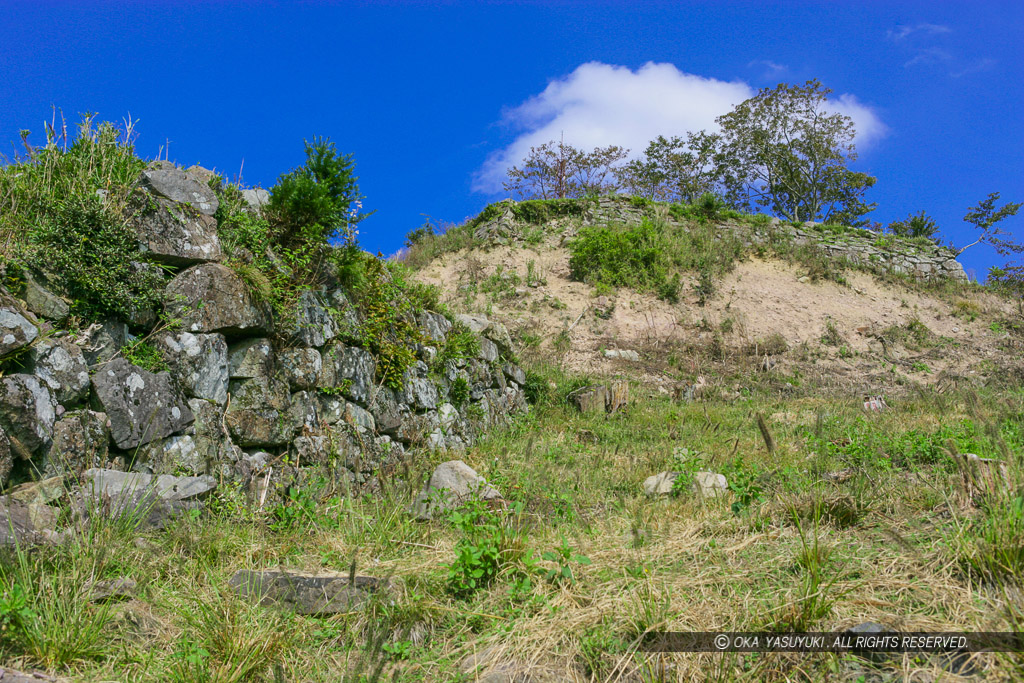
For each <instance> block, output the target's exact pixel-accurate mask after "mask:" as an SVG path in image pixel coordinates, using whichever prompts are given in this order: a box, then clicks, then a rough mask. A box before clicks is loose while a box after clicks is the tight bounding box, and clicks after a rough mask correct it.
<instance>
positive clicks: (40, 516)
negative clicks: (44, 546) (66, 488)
mask: <svg viewBox="0 0 1024 683" xmlns="http://www.w3.org/2000/svg"><path fill="white" fill-rule="evenodd" d="M56 523H57V509H56V508H53V507H50V506H49V505H43V504H39V503H23V502H21V501H17V500H11V499H10V498H9V497H7V496H0V546H10V545H18V546H21V545H24V544H36V543H45V542H47V541H49V540H51V539H52V538H53V536H54V533H53V528H54V526H55V525H56Z"/></svg>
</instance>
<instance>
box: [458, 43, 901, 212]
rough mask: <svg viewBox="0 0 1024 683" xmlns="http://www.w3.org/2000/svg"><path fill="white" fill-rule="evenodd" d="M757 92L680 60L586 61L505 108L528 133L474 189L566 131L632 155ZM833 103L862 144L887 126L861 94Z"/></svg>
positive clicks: (705, 123)
mask: <svg viewBox="0 0 1024 683" xmlns="http://www.w3.org/2000/svg"><path fill="white" fill-rule="evenodd" d="M755 93H756V90H755V89H754V88H753V87H751V86H750V85H749V84H747V83H745V82H743V81H720V80H717V79H714V78H704V77H702V76H697V75H694V74H688V73H685V72H682V71H680V70H679V69H678V68H676V66H675V65H673V64H655V63H653V62H648V63H647V64H645V65H644V66H642V67H640V68H639V69H637V70H636V71H633V70H631V69H629V68H628V67H624V66H615V65H611V64H602V63H600V62H589V63H587V64H583V65H581V66H579V67H577V69H576V70H575V71H573V72H572V73H571V74H569V75H567V76H564V77H562V78H559V79H556V80H553V81H551V82H550V83H549V84H548V86H547V88H545V89H544V91H543V92H541V93H540V94H539V95H535V96H533V97H531V98H529V99H528V100H526V101H525V102H523V103H522V104H520V105H519V106H517V107H515V108H513V109H510V110H508V111H507V112H505V114H504V116H503V117H502V123H504V124H505V125H507V126H509V127H512V128H514V129H517V130H520V131H521V133H520V134H519V136H518V137H517V138H516V139H515V140H513V141H512V143H511V144H509V145H508V146H507V147H505V148H504V149H501V150H498V151H497V152H494V153H493V154H491V155H490V156H489V157H488V158H487V161H485V162H484V164H483V166H482V167H481V168H480V169H479V171H477V174H476V176H475V178H474V180H473V189H474V190H476V191H479V192H489V193H490V192H500V191H501V184H502V181H504V180H505V179H506V175H505V171H506V170H507V169H508V168H510V167H511V166H513V165H516V164H518V163H520V162H521V161H522V160H523V159H524V158H526V156H527V155H528V154H529V153H530V148H531V147H538V146H540V145H542V144H544V143H545V142H548V141H551V140H558V139H560V138H562V136H563V135H564V139H565V142H566V143H567V144H570V145H573V146H574V147H578V148H581V149H587V150H590V149H593V148H594V147H605V146H607V145H620V146H622V147H627V148H629V149H630V150H631V156H634V157H636V156H640V155H641V154H642V153H643V150H644V149H645V148H646V147H647V143H648V142H650V141H651V140H652V139H654V138H655V137H657V136H658V135H665V136H672V135H685V133H686V132H687V131H699V130H715V129H717V126H716V125H715V118H716V117H718V116H721V115H722V114H726V113H728V112H729V111H731V110H732V108H733V107H734V106H735V105H737V104H739V103H740V102H742V101H743V100H745V99H748V98H749V97H752V96H753V95H754V94H755ZM830 108H831V109H833V110H834V111H837V112H840V113H843V114H846V115H847V116H850V117H851V118H852V119H853V121H854V125H855V126H856V129H857V142H858V144H859V145H865V144H869V143H870V142H872V141H874V140H876V139H877V138H878V137H880V136H881V135H883V134H884V132H885V126H884V124H882V122H881V120H880V119H879V118H878V116H877V115H876V114H875V113H874V111H872V109H871V108H870V107H868V106H866V105H864V104H862V103H861V102H859V101H858V100H857V98H856V97H854V96H853V95H849V94H844V95H840V96H839V97H838V99H836V100H832V101H830Z"/></svg>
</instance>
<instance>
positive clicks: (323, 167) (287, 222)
mask: <svg viewBox="0 0 1024 683" xmlns="http://www.w3.org/2000/svg"><path fill="white" fill-rule="evenodd" d="M305 144H306V163H305V165H304V166H302V167H301V168H297V169H294V170H292V171H290V172H288V173H285V174H284V175H282V176H281V177H280V179H278V182H277V185H275V186H274V187H273V188H272V189H271V191H270V203H269V205H268V206H267V211H268V213H269V214H270V215H271V216H272V220H273V222H274V223H275V224H276V227H277V232H278V234H277V240H278V241H279V242H280V243H281V244H282V245H284V246H292V245H294V244H295V243H296V242H305V241H310V240H312V241H315V242H327V241H328V240H330V239H333V238H335V237H339V236H340V237H342V238H343V240H344V241H345V243H352V242H354V241H355V234H356V233H355V230H354V227H353V226H354V225H355V224H356V223H357V222H358V221H359V220H361V219H362V218H364V217H365V216H360V215H358V209H359V207H360V206H361V204H360V202H361V200H362V197H360V195H359V187H358V185H357V184H356V181H357V180H358V178H357V177H356V176H354V175H353V174H352V170H353V166H354V163H353V161H352V155H351V154H348V155H344V156H342V155H339V154H338V152H337V150H336V149H335V146H334V143H332V142H330V140H329V139H326V138H319V137H317V138H314V139H313V142H312V144H311V143H309V142H308V141H307V142H306V143H305Z"/></svg>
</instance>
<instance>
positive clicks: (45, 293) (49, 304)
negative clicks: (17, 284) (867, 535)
mask: <svg viewBox="0 0 1024 683" xmlns="http://www.w3.org/2000/svg"><path fill="white" fill-rule="evenodd" d="M21 277H22V280H24V282H25V289H24V291H23V292H22V294H21V296H22V298H24V299H25V307H26V308H28V310H30V311H32V312H33V313H35V314H36V315H38V316H39V317H40V318H46V319H47V320H53V321H56V322H60V321H63V320H64V319H65V318H67V317H68V315H70V314H71V308H70V307H69V306H68V302H67V301H65V300H64V299H62V298H61V297H59V296H57V295H56V294H54V293H53V292H51V291H50V290H49V289H47V288H46V287H45V286H44V285H43V284H42V283H41V282H40V281H39V280H38V279H36V277H35V276H33V275H32V273H30V272H28V271H27V270H23V271H22V273H21Z"/></svg>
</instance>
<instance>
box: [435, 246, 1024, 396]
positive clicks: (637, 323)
mask: <svg viewBox="0 0 1024 683" xmlns="http://www.w3.org/2000/svg"><path fill="white" fill-rule="evenodd" d="M564 240H565V235H564V234H561V235H548V236H547V238H546V239H545V240H544V241H543V242H541V243H539V244H536V245H532V246H531V245H523V244H513V245H509V246H497V247H493V248H490V249H474V250H471V251H462V252H457V253H451V254H446V255H444V256H443V257H441V258H439V259H437V260H435V261H434V262H433V263H432V264H430V265H429V266H427V267H426V268H424V269H423V270H421V271H419V272H418V273H417V278H418V279H420V280H421V281H423V282H428V283H433V284H437V285H439V286H440V287H441V288H442V292H443V294H442V299H443V300H444V301H445V302H447V303H448V304H449V305H451V306H452V307H453V308H454V309H456V310H463V311H469V312H474V313H482V314H485V315H488V316H491V317H494V318H497V319H499V320H501V321H503V322H504V323H506V325H508V326H509V328H510V330H512V331H513V333H514V334H515V335H516V337H517V339H518V340H519V341H520V343H521V345H522V347H523V350H524V351H528V350H530V349H542V350H550V351H554V352H556V353H557V354H558V355H559V356H560V358H561V360H562V362H563V363H564V365H565V366H566V368H567V369H568V370H571V371H575V372H583V373H589V374H594V375H610V374H621V373H626V374H631V375H634V376H636V375H639V376H645V377H647V378H649V379H651V380H652V381H655V382H658V383H663V382H671V381H672V380H673V379H675V378H676V377H678V376H679V375H683V376H687V375H688V376H695V375H698V374H701V373H702V372H705V371H706V369H707V368H706V367H705V363H704V360H703V359H702V357H701V354H699V353H689V354H687V353H680V352H676V351H679V350H681V349H686V348H689V349H691V350H692V349H694V348H697V349H701V348H710V347H712V346H714V347H715V348H716V349H717V348H720V349H724V350H725V351H726V352H728V351H729V350H732V352H735V353H740V352H741V351H742V352H744V353H746V354H747V355H751V354H752V353H753V354H756V355H761V349H763V344H764V342H765V341H766V340H770V339H771V338H773V336H774V337H775V341H777V340H778V337H781V338H782V339H784V340H785V342H786V345H787V346H788V348H789V352H788V353H786V354H783V355H782V356H779V357H777V358H774V359H773V360H771V361H770V362H765V363H764V368H765V369H768V368H771V369H774V370H775V371H777V372H792V371H794V370H795V369H800V370H802V371H803V372H804V374H806V373H808V372H809V373H811V374H813V375H815V376H818V377H819V378H824V379H826V380H831V381H835V382H837V383H840V384H842V383H847V380H850V381H859V380H858V378H861V379H863V378H865V377H869V376H870V381H869V382H868V384H871V385H876V384H877V383H878V382H879V381H880V378H882V377H883V375H884V374H886V373H888V375H890V378H889V379H890V380H893V381H896V383H899V384H902V383H904V382H910V383H918V384H926V385H927V384H934V383H937V382H941V381H943V380H945V379H949V378H951V377H952V378H971V377H974V376H983V375H985V374H990V373H992V372H996V371H999V368H1003V367H1004V366H1005V364H1006V363H1008V362H1011V358H1010V355H1011V354H1009V353H1008V348H1010V347H1012V346H1013V344H1014V343H1019V341H1018V342H1015V341H1014V340H1013V339H1011V338H1010V336H1009V334H1008V333H1007V332H1006V331H1004V330H1002V329H1000V328H999V326H998V325H996V326H993V324H992V321H994V320H997V319H1000V318H1012V317H1014V315H1015V312H1014V307H1013V305H1012V304H1011V303H1010V302H1007V301H1005V300H1001V299H999V298H997V297H995V296H992V295H989V294H979V293H977V292H976V291H969V290H968V289H965V290H964V292H963V293H962V294H961V295H955V294H954V295H945V294H943V295H941V296H940V295H938V294H929V293H924V292H919V291H914V290H912V289H910V288H907V287H905V286H902V285H899V284H889V283H887V282H883V281H880V280H878V279H876V278H875V277H874V276H873V275H871V274H869V273H866V272H859V271H850V272H847V273H846V274H845V280H846V282H845V284H840V283H836V282H832V281H825V280H819V281H812V280H810V278H809V277H808V274H807V272H806V270H803V269H801V267H800V266H798V265H795V264H791V263H787V262H785V261H780V260H763V259H758V258H751V259H748V260H745V261H742V262H740V263H738V264H737V265H736V267H735V268H734V269H733V270H732V272H730V273H728V274H727V275H726V276H725V277H724V278H722V279H721V280H719V281H718V282H716V283H715V284H716V292H715V294H714V295H713V296H712V297H711V298H710V300H708V301H707V303H706V304H705V305H704V306H700V305H699V304H698V301H697V295H696V294H695V292H694V285H695V284H696V280H695V279H694V278H692V277H691V278H684V279H683V290H682V297H681V301H680V302H679V303H678V304H670V303H668V302H666V301H663V300H660V299H658V298H657V297H655V296H654V295H652V294H648V293H639V292H635V291H631V290H628V289H618V290H616V291H614V292H606V293H602V292H599V291H596V290H595V288H594V287H592V286H590V285H587V284H584V283H581V282H575V281H572V280H571V279H570V277H569V251H568V249H567V248H566V246H565V245H564ZM960 297H962V301H969V302H970V305H969V309H970V311H971V312H972V315H966V316H965V315H962V313H963V311H962V307H963V303H962V301H961V304H960V309H959V310H958V307H957V305H956V304H957V300H958V298H960ZM958 312H959V313H961V315H959V316H958V315H957V313H958ZM972 318H973V319H972ZM759 345H761V346H759ZM615 349H624V350H637V351H639V352H640V355H641V360H640V362H636V361H629V360H623V359H620V358H611V359H610V358H607V357H606V356H605V353H604V352H605V351H607V350H615ZM1016 356H1017V358H1019V357H1020V354H1016ZM1012 361H1013V362H1019V361H1017V359H1016V358H1015V359H1012Z"/></svg>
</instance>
